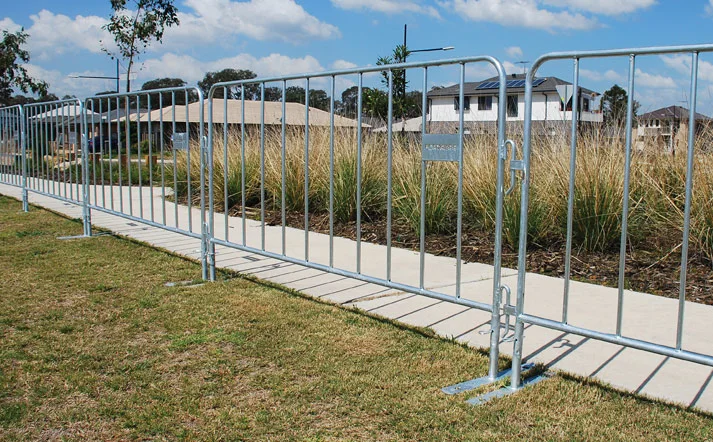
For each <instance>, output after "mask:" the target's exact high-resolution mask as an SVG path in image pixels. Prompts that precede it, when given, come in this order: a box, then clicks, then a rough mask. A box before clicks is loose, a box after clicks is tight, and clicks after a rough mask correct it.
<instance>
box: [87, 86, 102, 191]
mask: <svg viewBox="0 0 713 442" xmlns="http://www.w3.org/2000/svg"><path fill="white" fill-rule="evenodd" d="M90 102H91V103H92V111H91V112H92V123H91V125H89V127H88V128H87V132H88V135H89V137H91V138H87V146H89V140H90V139H91V142H92V151H91V154H92V182H93V183H94V204H99V190H98V189H99V186H98V185H97V154H96V150H97V148H96V146H95V145H94V138H95V137H94V133H95V132H96V122H95V116H96V112H95V109H96V104H95V103H96V102H95V100H91V101H90ZM99 108H100V110H99V118H101V102H100V104H99ZM85 109H86V105H85ZM99 126H101V120H100V123H99ZM99 143H101V141H99Z"/></svg>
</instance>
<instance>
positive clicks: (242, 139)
mask: <svg viewBox="0 0 713 442" xmlns="http://www.w3.org/2000/svg"><path fill="white" fill-rule="evenodd" d="M224 97H225V98H226V99H227V95H224ZM240 109H241V110H240V112H241V115H240V204H242V205H241V206H240V212H241V218H242V223H243V245H246V244H247V233H246V228H247V221H246V219H245V200H246V197H245V85H242V86H241V87H240Z"/></svg>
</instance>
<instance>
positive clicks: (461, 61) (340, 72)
mask: <svg viewBox="0 0 713 442" xmlns="http://www.w3.org/2000/svg"><path fill="white" fill-rule="evenodd" d="M477 62H488V63H490V64H491V65H493V66H494V67H495V69H496V70H497V71H498V77H500V78H503V77H504V76H505V75H506V73H505V67H504V66H503V64H502V63H501V62H500V61H499V60H498V59H497V58H495V57H492V56H490V55H479V56H474V57H464V58H447V59H443V60H432V61H418V62H409V63H392V64H385V65H381V66H368V67H360V68H350V69H339V70H331V71H323V72H312V73H306V74H292V75H283V76H281V77H263V78H250V79H247V80H236V81H224V82H221V83H216V84H214V85H213V86H211V88H210V91H209V92H208V99H212V98H213V93H214V91H215V90H216V89H219V88H223V87H228V86H240V85H243V84H256V83H270V82H276V81H291V80H303V79H305V78H322V77H333V76H337V75H353V74H368V73H372V72H382V71H389V70H393V69H411V68H425V67H433V66H445V65H450V64H466V63H477Z"/></svg>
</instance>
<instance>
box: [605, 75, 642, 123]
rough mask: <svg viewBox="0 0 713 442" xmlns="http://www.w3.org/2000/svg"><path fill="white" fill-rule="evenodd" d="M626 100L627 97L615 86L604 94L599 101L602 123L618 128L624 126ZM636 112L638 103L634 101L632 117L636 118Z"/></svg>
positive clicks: (623, 91) (624, 92) (622, 90)
mask: <svg viewBox="0 0 713 442" xmlns="http://www.w3.org/2000/svg"><path fill="white" fill-rule="evenodd" d="M628 100H629V95H628V94H627V93H626V91H625V90H624V89H623V88H621V87H619V85H617V84H615V85H614V86H612V87H611V89H609V90H607V91H606V92H604V94H603V95H602V101H601V106H602V110H603V111H604V122H605V123H606V124H612V125H615V126H619V127H621V126H623V125H624V124H626V113H627V108H628ZM638 111H639V103H638V102H637V101H636V100H634V116H636V114H637V112H638Z"/></svg>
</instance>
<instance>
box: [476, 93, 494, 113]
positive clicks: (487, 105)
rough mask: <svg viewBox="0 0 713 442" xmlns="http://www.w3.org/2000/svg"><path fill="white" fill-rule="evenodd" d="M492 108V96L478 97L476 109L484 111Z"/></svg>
mask: <svg viewBox="0 0 713 442" xmlns="http://www.w3.org/2000/svg"><path fill="white" fill-rule="evenodd" d="M492 109H493V96H492V95H488V96H487V97H478V110H482V111H486V110H492Z"/></svg>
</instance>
